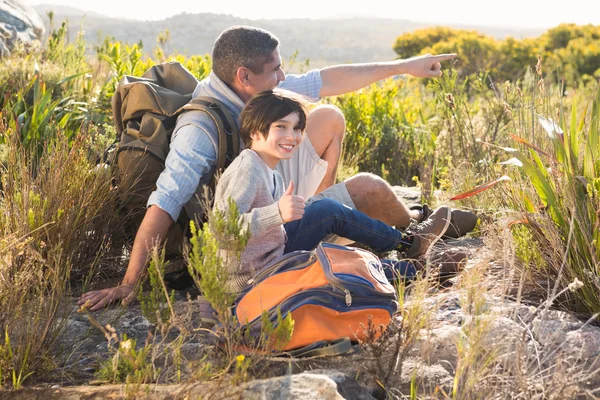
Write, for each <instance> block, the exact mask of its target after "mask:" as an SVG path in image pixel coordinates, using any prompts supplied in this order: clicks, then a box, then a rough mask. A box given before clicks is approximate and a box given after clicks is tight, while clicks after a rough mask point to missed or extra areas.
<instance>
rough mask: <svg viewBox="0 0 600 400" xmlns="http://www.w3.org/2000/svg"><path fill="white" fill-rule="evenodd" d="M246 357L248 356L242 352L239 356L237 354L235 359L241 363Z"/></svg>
mask: <svg viewBox="0 0 600 400" xmlns="http://www.w3.org/2000/svg"><path fill="white" fill-rule="evenodd" d="M245 359H246V356H244V355H243V354H240V355H239V356H237V357H236V358H235V360H236V361H237V363H238V364H241V363H242V362H243V361H244V360H245Z"/></svg>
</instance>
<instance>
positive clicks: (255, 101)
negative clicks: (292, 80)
mask: <svg viewBox="0 0 600 400" xmlns="http://www.w3.org/2000/svg"><path fill="white" fill-rule="evenodd" d="M305 104H306V103H305V101H304V100H303V99H302V98H301V97H299V96H298V95H297V94H295V93H293V92H290V91H287V90H282V89H275V90H263V91H262V92H259V93H257V94H256V95H254V96H253V97H252V98H251V99H250V101H249V102H248V103H247V104H246V106H245V107H244V109H243V110H242V113H241V114H240V137H241V138H242V140H243V141H244V145H245V146H246V148H250V146H251V145H252V137H251V135H252V134H253V133H255V132H258V133H259V134H261V135H262V136H263V137H264V138H267V136H269V128H270V127H271V124H272V123H273V122H275V121H279V120H280V119H282V118H285V117H287V116H288V115H290V114H292V113H297V114H298V125H297V126H298V128H299V129H300V130H302V131H303V132H304V129H306V115H307V114H308V112H307V109H306V105H305Z"/></svg>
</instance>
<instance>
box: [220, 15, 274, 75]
mask: <svg viewBox="0 0 600 400" xmlns="http://www.w3.org/2000/svg"><path fill="white" fill-rule="evenodd" d="M277 46H279V39H277V38H276V37H275V36H274V35H273V34H271V33H270V32H268V31H266V30H264V29H260V28H254V27H251V26H241V25H240V26H232V27H231V28H228V29H226V30H224V31H223V32H222V33H221V34H220V35H219V37H218V38H217V41H216V42H215V46H214V47H213V54H212V69H213V72H214V73H215V74H216V75H217V76H218V77H219V79H221V80H222V81H223V82H225V83H228V84H230V85H231V84H233V82H234V81H235V76H236V73H237V70H238V68H240V67H246V68H249V69H250V70H251V71H252V72H254V73H255V74H260V73H262V72H263V69H264V66H265V64H266V63H269V62H272V61H273V54H272V53H273V50H275V49H276V48H277Z"/></svg>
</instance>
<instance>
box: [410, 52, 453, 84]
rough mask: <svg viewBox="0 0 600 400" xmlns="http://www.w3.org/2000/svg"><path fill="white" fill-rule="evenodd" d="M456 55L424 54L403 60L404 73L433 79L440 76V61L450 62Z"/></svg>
mask: <svg viewBox="0 0 600 400" xmlns="http://www.w3.org/2000/svg"><path fill="white" fill-rule="evenodd" d="M455 57H456V54H438V55H435V56H432V55H431V54H425V55H422V56H417V57H411V58H409V59H407V60H403V61H402V62H403V63H404V68H405V69H406V73H407V74H410V75H412V76H416V77H417V78H435V77H438V76H442V64H440V63H441V62H442V61H447V60H452V59H453V58H455Z"/></svg>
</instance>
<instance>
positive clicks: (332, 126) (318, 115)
mask: <svg viewBox="0 0 600 400" xmlns="http://www.w3.org/2000/svg"><path fill="white" fill-rule="evenodd" d="M306 132H308V133H309V134H310V133H311V132H321V133H328V134H330V135H331V136H332V138H333V137H335V138H337V139H338V140H340V141H341V140H342V139H343V137H344V133H345V132H346V118H344V113H342V110H340V109H339V108H338V107H337V106H334V105H332V104H323V105H320V106H318V107H316V108H315V109H313V110H312V111H311V112H310V114H309V115H308V120H307V125H306Z"/></svg>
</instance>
